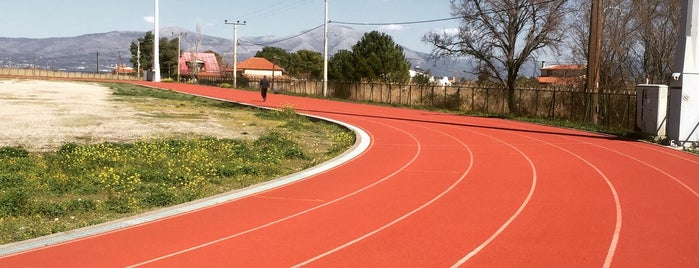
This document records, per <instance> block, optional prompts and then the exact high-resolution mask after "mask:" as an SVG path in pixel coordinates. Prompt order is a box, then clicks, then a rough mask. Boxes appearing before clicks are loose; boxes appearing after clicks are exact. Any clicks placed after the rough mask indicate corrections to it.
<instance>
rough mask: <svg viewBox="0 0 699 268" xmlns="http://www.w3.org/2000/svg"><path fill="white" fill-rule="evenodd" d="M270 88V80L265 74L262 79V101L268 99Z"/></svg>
mask: <svg viewBox="0 0 699 268" xmlns="http://www.w3.org/2000/svg"><path fill="white" fill-rule="evenodd" d="M268 89H269V80H267V76H266V75H265V76H263V77H262V80H260V94H262V101H267V90H268Z"/></svg>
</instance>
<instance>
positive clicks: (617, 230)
mask: <svg viewBox="0 0 699 268" xmlns="http://www.w3.org/2000/svg"><path fill="white" fill-rule="evenodd" d="M520 136H523V137H527V138H529V139H533V140H536V141H539V142H542V143H545V144H548V145H550V146H553V147H555V148H558V149H559V150H562V151H564V152H567V153H569V154H571V155H572V156H574V157H576V158H578V159H580V160H581V161H583V162H585V164H587V165H588V166H590V167H591V168H592V169H594V170H595V171H596V172H597V173H598V174H599V175H600V176H602V178H604V181H605V182H606V183H607V186H608V187H609V190H610V192H611V193H612V196H613V197H614V206H615V210H616V222H615V224H614V234H613V235H612V241H611V242H610V243H609V249H608V250H607V256H606V257H605V259H604V265H603V266H602V267H604V268H609V267H610V266H611V265H612V260H613V259H614V253H616V247H617V244H618V243H619V235H620V233H621V222H622V214H621V201H620V200H619V194H618V193H617V191H616V188H615V187H614V184H612V182H611V180H609V178H608V177H607V176H606V175H604V172H602V171H601V170H600V169H599V168H597V166H595V165H594V164H592V163H590V161H587V160H586V159H585V158H583V157H582V156H580V155H578V154H576V153H574V152H572V151H570V150H568V149H565V148H563V147H560V146H558V145H555V144H552V143H549V142H546V141H543V140H540V139H537V138H534V137H528V136H524V135H520ZM564 138H566V139H570V140H574V141H579V142H582V141H580V140H576V139H572V138H567V137H564ZM588 144H591V145H594V144H592V143H588Z"/></svg>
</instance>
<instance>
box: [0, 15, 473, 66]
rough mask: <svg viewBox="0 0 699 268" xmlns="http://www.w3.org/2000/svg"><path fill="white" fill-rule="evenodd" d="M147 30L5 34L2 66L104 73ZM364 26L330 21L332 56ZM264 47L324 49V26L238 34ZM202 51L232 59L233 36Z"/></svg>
mask: <svg viewBox="0 0 699 268" xmlns="http://www.w3.org/2000/svg"><path fill="white" fill-rule="evenodd" d="M172 33H186V35H185V36H183V37H182V39H181V40H182V49H183V50H186V51H194V50H196V49H197V48H196V46H195V43H196V41H195V40H196V39H197V38H196V33H195V32H192V31H188V30H184V29H181V28H177V27H165V28H162V29H161V37H167V38H174V36H173V34H172ZM144 34H145V32H126V31H115V32H108V33H95V34H86V35H81V36H76V37H59V38H1V37H0V67H13V68H33V67H35V66H36V67H38V68H42V69H51V70H66V71H85V72H95V70H96V69H97V62H98V60H99V69H100V71H101V72H108V71H111V70H112V69H113V67H114V66H116V65H117V64H119V63H123V64H127V65H129V58H131V52H130V51H129V46H130V44H131V42H132V41H133V40H136V39H138V38H140V37H143V35H144ZM363 35H364V32H363V31H360V30H356V29H353V28H350V27H346V26H340V25H330V27H329V39H328V52H329V54H330V55H331V56H332V55H334V54H335V53H336V52H337V51H339V50H342V49H350V48H351V47H352V45H354V44H356V43H357V41H359V40H360V39H361V38H362V36H363ZM265 46H274V47H280V48H283V49H285V50H287V51H292V52H293V51H298V50H302V49H305V50H312V51H319V52H320V51H323V28H322V27H321V28H317V29H314V30H312V31H310V32H308V33H305V34H302V33H298V34H294V35H290V36H286V37H277V36H261V37H245V36H241V37H239V45H238V60H239V61H240V60H244V59H247V58H249V57H252V56H254V55H255V53H256V52H257V51H260V50H262V48H263V47H265ZM198 50H199V51H205V50H213V51H216V52H218V53H219V54H221V55H222V57H223V58H224V63H228V62H231V61H232V59H233V42H232V40H231V39H225V38H220V37H213V36H207V35H202V36H201V42H200V45H199V48H198ZM404 51H405V55H406V58H407V59H408V61H410V63H411V64H412V65H413V67H417V66H419V67H421V68H422V69H424V70H430V71H431V72H432V73H433V74H435V75H438V76H458V77H463V76H465V73H464V72H463V70H466V69H467V67H468V65H467V64H466V62H465V61H463V60H457V61H454V60H446V61H445V60H431V59H430V55H429V54H426V53H420V52H417V51H413V50H410V49H409V48H405V47H404Z"/></svg>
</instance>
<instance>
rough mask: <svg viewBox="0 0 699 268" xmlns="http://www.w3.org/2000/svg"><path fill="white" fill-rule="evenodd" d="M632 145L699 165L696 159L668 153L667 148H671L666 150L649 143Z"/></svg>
mask: <svg viewBox="0 0 699 268" xmlns="http://www.w3.org/2000/svg"><path fill="white" fill-rule="evenodd" d="M631 144H633V145H634V146H636V147H641V148H644V149H649V150H653V151H656V152H659V153H662V154H666V155H669V156H672V157H674V158H678V159H682V160H685V161H687V162H690V163H694V164H699V161H696V160H694V159H689V158H685V157H682V156H681V153H680V152H675V153H674V154H673V153H670V152H668V149H667V148H669V147H664V148H663V147H661V146H660V145H656V144H647V143H642V144H638V143H631ZM656 147H658V148H656ZM671 150H677V149H671ZM682 153H683V154H685V155H684V156H688V157H691V156H693V155H690V153H687V152H682ZM695 159H696V157H695Z"/></svg>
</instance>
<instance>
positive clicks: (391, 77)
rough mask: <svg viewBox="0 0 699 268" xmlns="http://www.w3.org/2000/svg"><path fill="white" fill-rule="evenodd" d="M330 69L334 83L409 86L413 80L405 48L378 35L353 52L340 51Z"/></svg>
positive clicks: (369, 35)
mask: <svg viewBox="0 0 699 268" xmlns="http://www.w3.org/2000/svg"><path fill="white" fill-rule="evenodd" d="M328 65H329V67H328V69H329V70H328V75H329V76H330V78H331V79H333V80H345V81H385V82H405V81H407V80H408V79H409V77H410V74H409V72H408V71H409V70H410V63H409V62H408V61H407V60H406V59H405V55H404V54H403V48H402V47H400V46H399V45H397V44H396V43H395V42H394V41H393V38H392V37H391V36H389V35H387V34H384V33H380V32H378V31H373V32H370V33H366V34H364V36H363V37H362V39H361V40H359V42H357V44H355V45H354V46H352V51H347V50H342V51H339V52H338V53H337V54H335V56H333V57H332V59H331V60H330V62H329V63H328Z"/></svg>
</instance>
